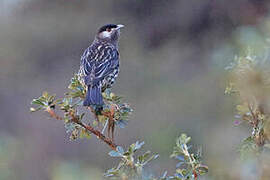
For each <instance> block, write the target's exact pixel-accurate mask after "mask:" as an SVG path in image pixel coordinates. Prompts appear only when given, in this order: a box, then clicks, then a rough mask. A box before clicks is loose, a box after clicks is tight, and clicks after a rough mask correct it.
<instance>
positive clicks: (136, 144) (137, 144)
mask: <svg viewBox="0 0 270 180" xmlns="http://www.w3.org/2000/svg"><path fill="white" fill-rule="evenodd" d="M143 145H144V142H141V143H139V141H137V142H136V143H135V147H134V150H135V151H136V150H138V149H140V148H141V147H142V146H143Z"/></svg>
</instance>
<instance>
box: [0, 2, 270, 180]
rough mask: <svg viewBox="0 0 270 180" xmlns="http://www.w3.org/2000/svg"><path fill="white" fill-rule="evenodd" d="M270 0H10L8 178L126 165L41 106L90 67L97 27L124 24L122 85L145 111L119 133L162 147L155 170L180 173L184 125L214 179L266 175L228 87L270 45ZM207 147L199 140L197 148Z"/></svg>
mask: <svg viewBox="0 0 270 180" xmlns="http://www.w3.org/2000/svg"><path fill="white" fill-rule="evenodd" d="M269 8H270V2H269V1H267V0H235V1H228V0H218V1H217V0H204V1H198V0H188V1H187V0H171V1H158V0H148V1H139V0H129V1H127V0H118V1H105V0H95V1H94V0H93V1H87V0H81V1H78V0H77V1H76V0H54V1H50V0H1V1H0V63H1V64H0V82H1V85H0V102H1V104H0V179H21V180H29V179H38V180H47V179H52V180H56V179H57V180H62V179H63V180H69V179H70V180H71V179H82V180H83V179H102V178H100V176H101V175H102V173H103V172H105V170H106V169H108V168H110V167H112V166H113V165H115V164H116V163H117V162H115V161H114V158H112V157H110V156H109V155H108V154H107V153H108V152H109V148H108V147H107V146H106V145H105V144H103V143H101V142H99V141H98V140H97V139H96V138H92V139H91V140H81V141H75V142H74V141H70V140H69V138H68V135H67V134H66V133H65V128H64V126H63V124H62V122H58V121H55V120H53V119H50V118H49V117H48V115H47V114H46V113H43V114H42V113H34V114H31V113H29V108H30V102H31V100H32V98H34V97H38V96H39V95H40V93H41V92H42V91H43V90H47V91H49V92H50V93H56V94H57V95H58V96H61V95H62V94H63V92H65V90H66V88H67V85H68V84H69V80H70V78H71V77H72V76H73V74H74V73H75V72H77V71H78V69H79V61H80V56H81V54H82V53H83V50H84V49H85V48H87V47H88V45H90V43H91V42H92V40H93V37H94V35H95V33H96V31H97V28H98V27H100V26H101V25H104V24H107V23H116V24H117V23H121V24H124V25H125V28H124V29H123V30H122V33H121V40H120V53H121V71H120V75H119V78H118V79H117V83H116V84H115V85H114V87H113V91H114V92H115V93H116V94H120V95H122V96H124V97H125V98H126V100H127V101H128V102H130V104H131V105H132V107H133V108H134V110H135V111H134V114H133V115H132V118H131V119H130V122H129V124H128V126H127V128H125V129H116V142H117V143H118V144H121V145H123V146H124V147H127V146H128V145H129V144H131V143H134V142H135V141H136V140H140V141H142V140H144V141H145V143H146V145H145V147H144V149H149V150H151V151H153V152H157V153H159V154H160V155H161V157H160V158H159V159H158V160H155V162H154V161H153V162H152V163H151V165H150V166H151V167H148V171H149V172H150V173H151V172H152V173H154V174H155V175H157V176H158V175H161V174H162V172H164V171H165V170H166V169H168V170H169V173H173V172H174V169H175V161H174V160H172V159H169V155H170V154H171V152H172V147H173V146H174V141H175V138H176V137H177V136H178V135H179V134H180V133H182V132H185V133H187V134H188V135H190V136H191V137H192V138H193V141H192V143H193V144H198V145H201V146H202V148H203V152H204V154H203V156H204V162H205V164H207V165H208V166H209V169H210V172H209V178H206V179H217V180H222V179H226V180H229V179H243V180H246V179H256V178H257V177H258V174H260V171H257V170H256V169H255V167H254V166H253V164H252V163H250V164H249V163H242V162H241V161H240V159H239V155H238V154H237V152H236V148H237V145H238V144H239V143H240V142H241V140H242V139H244V138H245V137H247V136H248V133H250V131H249V130H248V129H247V128H246V127H245V126H241V127H240V126H239V127H236V126H235V125H234V124H233V121H234V116H233V113H234V106H233V99H232V98H228V97H226V96H224V88H225V86H226V71H225V70H224V68H225V67H226V66H227V65H229V63H230V62H231V61H232V60H233V57H234V56H235V55H236V54H238V53H242V52H243V51H244V50H245V49H246V48H247V47H250V48H251V49H254V50H255V51H256V52H257V53H260V52H263V50H264V49H265V47H266V46H267V45H268V40H267V38H268V37H269V34H270V13H269ZM196 147H197V146H196Z"/></svg>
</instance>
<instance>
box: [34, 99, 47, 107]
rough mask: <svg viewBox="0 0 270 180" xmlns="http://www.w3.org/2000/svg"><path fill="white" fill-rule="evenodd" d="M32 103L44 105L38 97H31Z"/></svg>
mask: <svg viewBox="0 0 270 180" xmlns="http://www.w3.org/2000/svg"><path fill="white" fill-rule="evenodd" d="M32 104H36V105H41V106H45V104H44V103H43V102H41V101H40V100H39V99H33V101H32Z"/></svg>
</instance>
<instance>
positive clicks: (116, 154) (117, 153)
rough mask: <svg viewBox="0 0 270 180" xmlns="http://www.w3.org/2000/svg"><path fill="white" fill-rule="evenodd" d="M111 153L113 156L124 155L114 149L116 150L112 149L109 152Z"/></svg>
mask: <svg viewBox="0 0 270 180" xmlns="http://www.w3.org/2000/svg"><path fill="white" fill-rule="evenodd" d="M109 155H110V156H111V157H122V156H123V155H122V154H120V153H119V152H117V151H114V150H112V151H110V152H109Z"/></svg>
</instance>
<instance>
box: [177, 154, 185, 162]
mask: <svg viewBox="0 0 270 180" xmlns="http://www.w3.org/2000/svg"><path fill="white" fill-rule="evenodd" d="M175 158H176V159H178V160H179V161H185V158H184V157H183V156H180V155H179V156H176V157H175Z"/></svg>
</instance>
